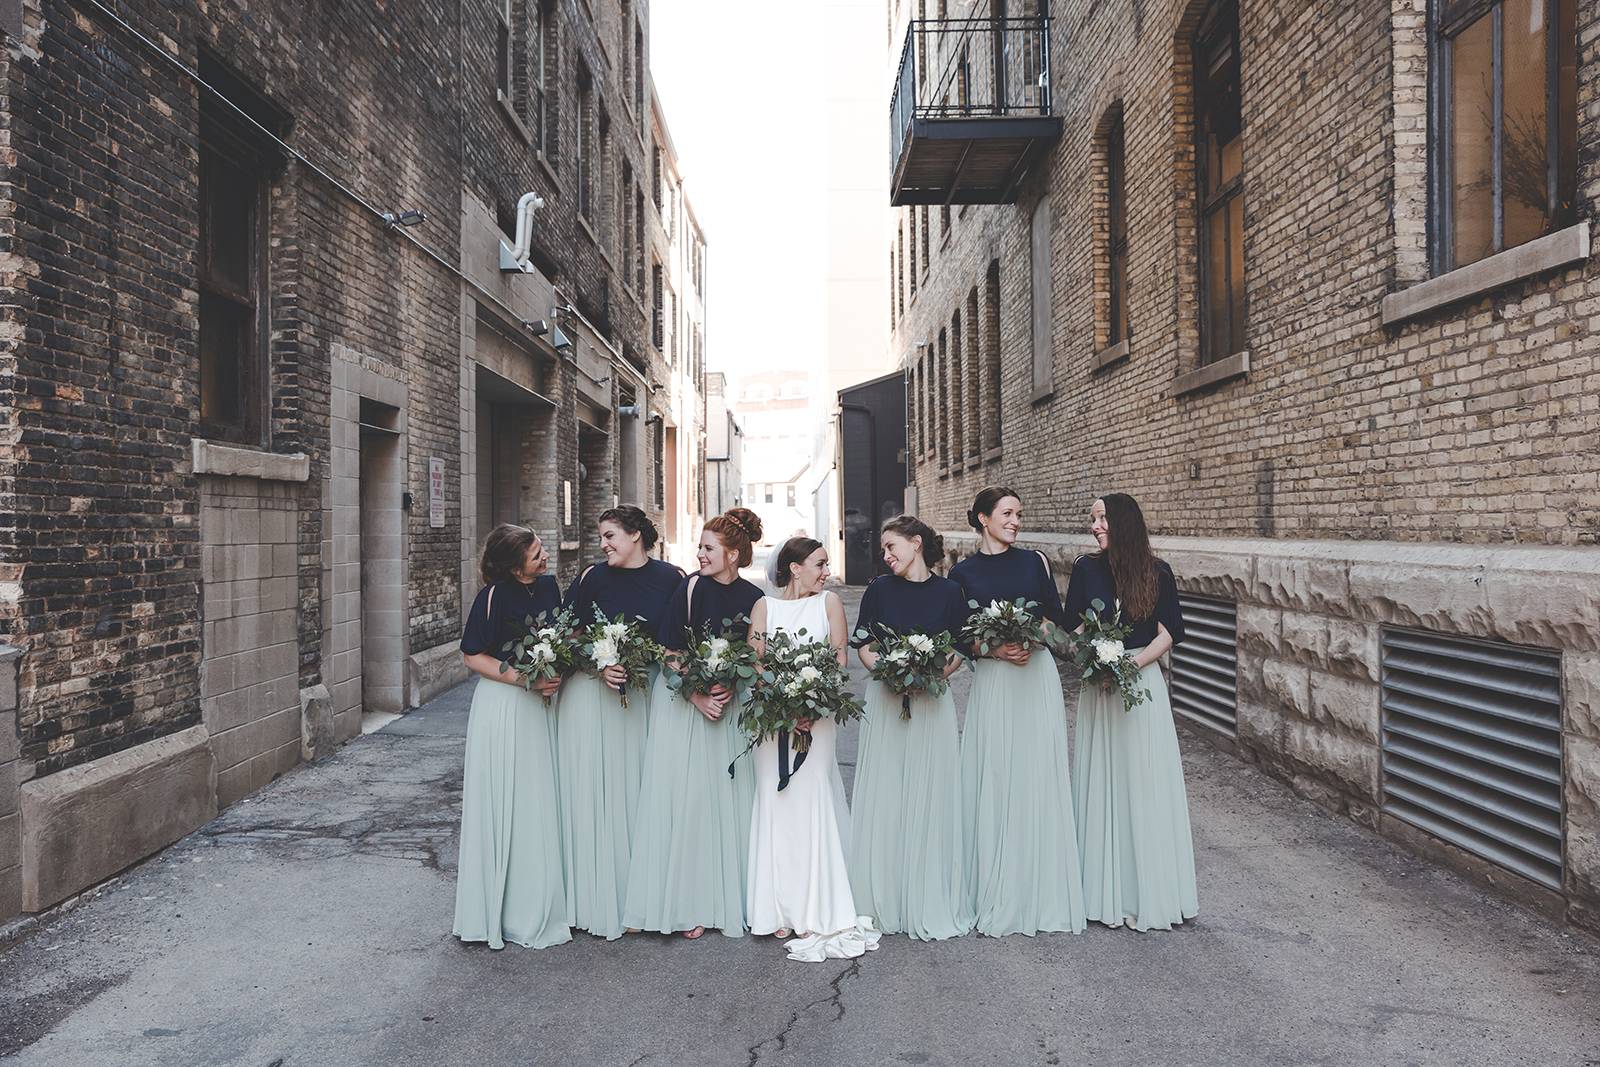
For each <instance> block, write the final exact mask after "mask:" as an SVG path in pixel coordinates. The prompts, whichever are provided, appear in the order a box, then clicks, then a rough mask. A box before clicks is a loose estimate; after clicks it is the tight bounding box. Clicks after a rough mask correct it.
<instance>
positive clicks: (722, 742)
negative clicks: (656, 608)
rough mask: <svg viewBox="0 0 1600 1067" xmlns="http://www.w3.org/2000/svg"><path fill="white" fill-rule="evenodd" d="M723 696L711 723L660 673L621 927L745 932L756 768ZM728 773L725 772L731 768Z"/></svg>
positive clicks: (735, 712)
mask: <svg viewBox="0 0 1600 1067" xmlns="http://www.w3.org/2000/svg"><path fill="white" fill-rule="evenodd" d="M738 718H739V709H738V707H737V706H736V705H735V704H734V703H733V702H732V701H730V702H729V703H728V704H727V706H726V707H725V708H724V710H723V713H722V718H720V719H718V720H717V721H716V722H708V721H707V720H706V718H705V716H703V715H701V714H700V712H699V711H697V710H696V709H695V707H694V705H693V704H690V703H689V702H688V701H687V700H685V699H684V698H683V697H681V696H679V695H677V694H676V693H674V692H672V690H671V689H670V688H668V686H667V683H666V680H665V678H664V677H663V678H659V679H657V681H656V683H655V688H654V690H653V692H652V694H651V697H650V736H649V739H648V740H647V741H646V743H645V755H644V777H643V781H642V784H641V785H640V787H639V810H638V815H637V818H636V822H635V826H634V833H633V861H632V863H631V864H630V866H629V869H628V895H627V906H626V907H625V908H624V909H623V920H622V921H623V925H624V926H629V927H634V928H636V929H640V930H654V931H658V932H660V933H664V934H670V933H675V932H677V931H680V930H692V929H694V928H695V927H696V926H704V927H706V928H708V929H717V930H721V931H722V932H723V933H724V934H726V935H727V936H729V937H743V936H744V926H745V906H744V894H745V874H746V871H747V869H748V863H749V850H750V808H751V804H752V803H753V801H754V769H753V768H752V767H751V765H750V758H749V757H748V756H746V757H745V758H743V759H739V760H737V761H735V757H737V756H738V755H739V753H740V752H742V751H744V747H745V744H746V738H745V735H744V733H743V732H742V731H740V729H739V725H738ZM730 763H732V764H733V765H734V776H733V777H732V778H730V777H728V765H729V764H730Z"/></svg>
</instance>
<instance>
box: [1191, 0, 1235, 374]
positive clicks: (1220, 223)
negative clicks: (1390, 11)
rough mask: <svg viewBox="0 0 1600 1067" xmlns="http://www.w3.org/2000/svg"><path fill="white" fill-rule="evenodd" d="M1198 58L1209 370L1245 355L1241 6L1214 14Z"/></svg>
mask: <svg viewBox="0 0 1600 1067" xmlns="http://www.w3.org/2000/svg"><path fill="white" fill-rule="evenodd" d="M1192 55H1193V60H1194V86H1195V93H1194V99H1195V149H1196V151H1195V155H1196V164H1197V167H1196V170H1197V177H1198V181H1199V214H1200V217H1199V220H1198V221H1199V231H1200V232H1199V238H1200V241H1199V246H1200V259H1199V265H1200V277H1199V281H1200V286H1199V288H1200V363H1201V364H1202V365H1203V364H1208V363H1215V362H1217V361H1218V360H1222V359H1227V358H1228V357H1229V356H1233V355H1236V354H1238V353H1239V352H1242V351H1244V349H1245V279H1244V272H1245V263H1244V119H1243V110H1242V106H1241V101H1242V93H1241V86H1240V75H1239V9H1238V4H1237V2H1236V0H1220V2H1218V3H1214V4H1212V5H1211V7H1210V8H1209V9H1208V10H1207V11H1206V13H1205V15H1204V16H1203V17H1202V19H1201V21H1200V26H1199V29H1198V30H1197V31H1196V32H1195V35H1194V42H1193V51H1192Z"/></svg>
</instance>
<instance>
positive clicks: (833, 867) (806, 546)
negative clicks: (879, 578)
mask: <svg viewBox="0 0 1600 1067" xmlns="http://www.w3.org/2000/svg"><path fill="white" fill-rule="evenodd" d="M827 580H828V552H827V550H826V549H825V548H823V547H822V544H821V542H818V541H813V540H812V539H811V538H809V537H795V538H791V539H790V540H789V541H788V542H786V543H785V544H784V546H783V547H782V548H781V549H780V550H779V551H778V556H777V561H776V565H775V567H774V570H773V574H772V582H773V585H775V586H777V587H778V590H779V592H780V593H781V594H782V595H781V596H778V597H771V596H768V597H763V598H762V599H761V600H760V601H759V602H757V604H756V606H755V608H754V609H753V610H752V612H751V620H750V621H751V626H750V633H751V636H752V638H753V639H754V640H756V642H757V647H758V648H759V647H760V639H761V638H763V637H766V636H770V635H771V634H774V633H776V632H777V631H779V630H786V631H788V632H789V633H790V635H792V636H795V637H797V638H798V639H800V640H804V641H814V642H818V643H825V644H827V645H829V646H831V647H832V649H833V651H834V653H835V655H837V656H838V657H839V662H840V664H841V665H842V664H843V663H844V662H845V639H846V636H847V633H848V630H847V628H846V625H845V618H844V605H843V604H842V603H841V602H840V600H839V597H838V596H837V595H836V594H834V593H828V592H824V591H823V588H822V587H823V585H824V583H826V582H827ZM801 630H804V631H805V634H804V636H803V637H801V636H800V631H801ZM809 732H810V734H811V748H810V751H809V752H808V753H807V754H806V756H805V762H804V763H803V764H802V765H801V766H800V767H799V768H798V769H796V770H795V771H794V772H793V774H792V776H791V777H790V779H789V783H788V785H787V786H785V787H784V789H783V791H782V792H779V791H778V759H779V756H780V753H779V746H778V741H777V739H776V738H770V737H769V738H766V739H765V740H763V741H762V742H761V743H760V744H759V745H757V746H756V748H755V751H754V752H753V753H752V756H753V758H754V759H755V771H756V775H755V779H756V803H755V812H754V814H753V816H752V818H751V821H750V872H749V879H748V882H747V889H748V907H749V921H750V932H751V933H754V934H776V935H777V936H778V937H779V938H780V939H783V938H788V937H789V935H790V933H791V932H792V933H793V934H795V935H797V936H795V937H794V938H793V939H792V940H789V941H788V943H787V945H786V946H785V947H786V948H787V949H788V950H789V958H790V959H792V960H802V961H806V962H811V963H816V962H820V961H821V960H825V959H850V958H852V957H855V956H860V955H861V954H862V953H864V952H869V951H871V950H872V949H875V948H877V947H878V936H879V935H878V932H877V931H876V930H874V929H873V928H872V920H871V919H869V918H867V917H866V916H862V915H857V914H856V904H855V898H854V896H852V895H851V893H850V873H849V870H848V868H847V866H846V861H845V857H846V856H848V855H849V848H848V844H849V842H848V840H847V835H848V833H849V825H850V810H849V808H848V807H847V806H846V804H845V799H844V781H843V779H841V778H840V777H839V764H838V762H837V760H835V758H834V742H835V740H836V739H837V734H838V728H837V726H836V725H835V724H834V722H833V720H832V719H822V720H819V721H817V722H815V723H813V724H812V725H811V727H810V731H809ZM791 758H792V757H791Z"/></svg>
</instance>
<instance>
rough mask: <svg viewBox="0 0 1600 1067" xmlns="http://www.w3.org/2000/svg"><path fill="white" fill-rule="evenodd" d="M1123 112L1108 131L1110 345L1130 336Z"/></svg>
mask: <svg viewBox="0 0 1600 1067" xmlns="http://www.w3.org/2000/svg"><path fill="white" fill-rule="evenodd" d="M1123 152H1124V140H1123V130H1122V112H1120V111H1118V112H1117V115H1116V118H1114V119H1113V120H1112V123H1111V129H1110V130H1108V131H1107V133H1106V224H1107V226H1106V228H1107V231H1108V232H1107V235H1106V259H1107V264H1106V266H1107V267H1108V271H1107V274H1108V278H1107V281H1108V283H1109V285H1108V288H1109V289H1110V293H1111V306H1110V308H1109V309H1108V314H1107V324H1108V326H1109V327H1110V329H1109V332H1108V337H1107V344H1110V345H1114V344H1116V343H1118V342H1119V341H1125V340H1127V337H1128V203H1127V177H1126V166H1125V164H1124V162H1123Z"/></svg>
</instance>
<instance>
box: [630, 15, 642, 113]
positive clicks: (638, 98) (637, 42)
mask: <svg viewBox="0 0 1600 1067" xmlns="http://www.w3.org/2000/svg"><path fill="white" fill-rule="evenodd" d="M633 110H634V111H635V112H636V113H637V114H639V115H640V116H641V117H643V115H644V30H643V29H641V28H640V27H639V26H637V25H636V26H634V28H633Z"/></svg>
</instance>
